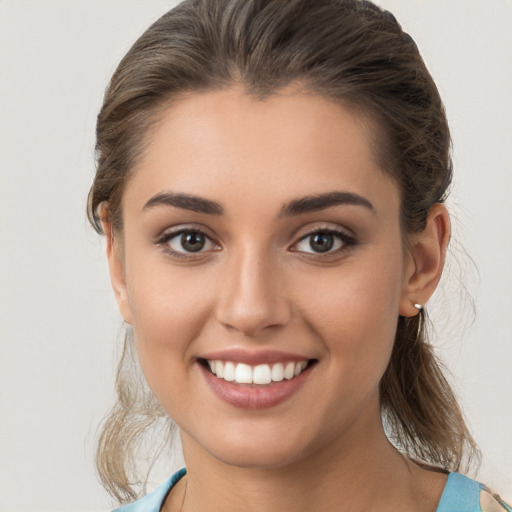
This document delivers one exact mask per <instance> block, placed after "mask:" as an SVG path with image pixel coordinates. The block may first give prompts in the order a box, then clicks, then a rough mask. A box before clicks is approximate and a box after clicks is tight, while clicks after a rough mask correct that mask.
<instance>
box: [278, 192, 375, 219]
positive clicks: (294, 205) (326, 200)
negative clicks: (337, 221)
mask: <svg viewBox="0 0 512 512" xmlns="http://www.w3.org/2000/svg"><path fill="white" fill-rule="evenodd" d="M338 205H353V206H363V207H365V208H368V210H370V211H371V212H372V213H376V211H375V208H374V207H373V204H372V203H371V202H370V201H368V199H366V198H365V197H363V196H360V195H359V194H355V193H353V192H345V191H333V192H326V193H325V194H317V195H311V196H306V197H302V198H300V199H295V200H293V201H290V202H288V203H286V204H284V205H283V207H282V208H281V211H280V213H279V217H291V216H293V215H300V214H302V213H308V212H315V211H319V210H324V209H326V208H330V207H332V206H338Z"/></svg>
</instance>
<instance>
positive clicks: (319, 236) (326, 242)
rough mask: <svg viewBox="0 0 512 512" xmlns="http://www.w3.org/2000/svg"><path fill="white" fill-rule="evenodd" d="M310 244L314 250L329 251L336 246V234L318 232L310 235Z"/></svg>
mask: <svg viewBox="0 0 512 512" xmlns="http://www.w3.org/2000/svg"><path fill="white" fill-rule="evenodd" d="M309 246H310V247H311V249H312V250H313V251H314V252H327V251H330V250H331V249H332V248H333V246H334V236H333V235H331V234H330V233H316V234H314V235H312V236H310V237H309Z"/></svg>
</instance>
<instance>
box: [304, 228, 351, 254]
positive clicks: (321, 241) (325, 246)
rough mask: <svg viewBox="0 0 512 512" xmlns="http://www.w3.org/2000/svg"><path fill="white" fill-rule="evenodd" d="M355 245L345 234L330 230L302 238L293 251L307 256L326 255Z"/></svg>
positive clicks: (316, 232) (318, 231) (319, 231)
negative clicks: (307, 254)
mask: <svg viewBox="0 0 512 512" xmlns="http://www.w3.org/2000/svg"><path fill="white" fill-rule="evenodd" d="M354 244H355V240H354V239H353V238H352V237H350V236H348V235H347V234H346V233H343V232H341V231H336V230H332V229H323V230H317V231H315V232H313V233H310V234H308V235H306V236H305V237H303V238H302V239H301V240H299V242H298V243H297V244H296V245H295V247H294V250H296V251H298V252H305V253H309V254H326V253H334V252H339V251H341V250H343V249H344V248H347V247H349V246H351V245H354Z"/></svg>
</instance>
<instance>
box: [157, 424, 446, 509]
mask: <svg viewBox="0 0 512 512" xmlns="http://www.w3.org/2000/svg"><path fill="white" fill-rule="evenodd" d="M356 423H357V424H354V425H353V426H352V427H351V428H350V429H349V431H347V432H346V434H345V435H344V436H343V438H342V439H337V440H333V442H332V443H329V444H328V445H327V446H326V448H325V449H323V450H317V451H314V453H313V454H311V455H309V456H307V457H304V458H303V459H301V460H300V461H295V462H293V463H290V464H287V465H286V466H284V467H271V468H268V467H266V468H261V467H260V468H254V467H238V466H233V465H230V464H227V463H225V462H223V461H220V460H218V459H217V458H215V457H213V456H211V455H210V454H209V453H208V452H206V451H205V450H204V449H203V448H202V447H200V446H198V445H197V444H196V443H195V442H194V440H193V439H191V438H189V437H188V436H187V435H186V434H184V433H182V441H183V447H184V454H185V460H186V462H187V481H186V495H185V496H184V498H185V499H184V502H183V506H182V510H183V512H194V511H199V510H208V511H210V512H221V511H222V512H231V511H239V510H244V511H247V512H261V511H265V512H278V511H279V512H306V511H308V512H309V511H311V510H315V511H317V512H324V511H325V512H331V511H332V510H368V511H371V510H374V507H377V508H378V510H379V511H387V510H390V511H391V510H393V511H396V510H397V509H401V510H417V511H420V510H425V511H432V510H435V505H436V503H437V501H438V499H439V497H440V494H441V492H442V488H443V485H444V484H443V481H444V479H442V478H441V479H439V478H437V479H434V480H432V478H430V479H427V480H428V481H427V480H426V479H425V473H429V472H426V471H424V470H421V469H420V468H418V467H417V466H415V465H414V464H413V463H411V462H410V461H408V460H407V459H405V458H404V457H403V456H402V455H401V454H400V453H399V452H398V451H397V450H396V449H395V448H394V447H393V446H392V445H391V444H390V443H389V441H388V439H387V437H386V435H385V433H384V431H383V428H382V425H381V423H380V421H377V422H375V421H374V420H371V421H365V418H360V420H359V421H357V422H356ZM430 475H431V476H432V474H430ZM176 498H177V499H179V501H180V502H181V499H180V496H177V495H176ZM175 505H176V503H175ZM164 510H167V508H166V509H164ZM168 510H171V509H170V508H169V509H168ZM172 510H174V509H172Z"/></svg>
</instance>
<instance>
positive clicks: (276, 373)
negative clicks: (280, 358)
mask: <svg viewBox="0 0 512 512" xmlns="http://www.w3.org/2000/svg"><path fill="white" fill-rule="evenodd" d="M271 377H272V380H273V381H274V382H281V381H282V380H283V379H284V366H283V365H282V363H277V364H275V365H274V366H272V375H271Z"/></svg>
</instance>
